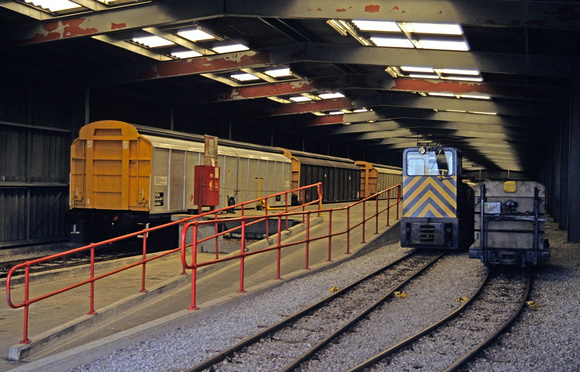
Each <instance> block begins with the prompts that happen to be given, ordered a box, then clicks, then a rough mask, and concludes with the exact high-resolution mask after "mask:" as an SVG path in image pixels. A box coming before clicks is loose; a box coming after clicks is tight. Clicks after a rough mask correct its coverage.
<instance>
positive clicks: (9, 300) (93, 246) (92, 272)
mask: <svg viewBox="0 0 580 372" xmlns="http://www.w3.org/2000/svg"><path fill="white" fill-rule="evenodd" d="M314 187H316V188H317V190H318V193H319V199H320V200H322V194H321V190H322V184H321V183H318V184H315V185H310V186H303V187H301V188H298V189H295V190H288V191H284V192H280V193H277V194H273V195H269V196H266V197H263V198H260V199H254V200H250V201H246V202H242V203H238V204H235V205H230V206H227V207H224V208H220V209H217V210H213V211H209V212H205V213H202V214H199V215H195V216H192V217H188V218H185V219H182V220H179V221H173V222H170V223H167V224H164V225H159V226H155V227H151V228H146V229H143V230H141V231H137V232H134V233H131V234H126V235H123V236H120V237H116V238H112V239H108V240H105V241H102V242H99V243H91V244H89V245H86V246H84V247H80V248H76V249H72V250H69V251H66V252H61V253H57V254H54V255H50V256H47V257H43V258H39V259H35V260H31V261H26V262H24V263H22V264H19V265H16V266H14V267H13V268H12V269H11V270H10V271H9V272H8V275H7V276H6V302H7V303H8V306H10V307H12V308H14V309H18V308H24V326H23V337H22V340H21V341H20V343H21V344H27V343H30V342H31V341H30V339H29V338H28V325H29V307H30V305H32V304H34V303H36V302H39V301H42V300H44V299H47V298H50V297H53V296H56V295H58V294H61V293H64V292H67V291H69V290H72V289H74V288H78V287H80V286H83V285H86V284H90V296H89V311H88V314H89V315H95V314H97V312H96V311H95V283H96V282H97V281H98V280H100V279H103V278H106V277H109V276H111V275H115V274H117V273H119V272H122V271H125V270H128V269H130V268H133V267H136V266H139V265H142V270H141V289H140V292H146V291H147V290H146V287H145V279H146V275H145V273H146V264H147V262H150V261H153V260H155V259H159V258H161V257H164V256H167V255H169V254H172V253H174V252H177V251H180V250H181V249H182V248H181V246H179V247H177V248H174V249H172V250H169V251H165V252H163V253H160V254H157V255H155V256H152V257H149V258H147V238H148V235H149V233H150V232H152V231H156V230H161V229H164V228H167V227H170V226H173V225H177V224H180V223H184V222H187V221H190V220H194V219H197V218H200V217H204V216H207V215H211V214H215V216H216V218H215V219H214V221H209V222H210V223H216V226H217V215H218V214H219V213H222V212H225V211H227V210H229V209H231V208H241V210H242V214H243V213H244V208H245V206H246V205H249V204H250V205H251V204H255V203H256V202H258V201H259V200H266V201H267V200H268V199H270V198H275V197H277V196H282V195H285V198H286V200H287V195H288V194H291V193H293V192H298V191H301V190H306V189H309V188H314ZM308 204H312V202H310V203H307V205H308ZM266 205H267V204H266ZM299 208H304V206H302V205H299V206H296V207H293V208H288V205H287V202H286V207H285V210H287V211H291V210H295V209H299ZM267 211H268V208H266V213H267ZM262 218H263V217H262ZM257 222H259V221H256V222H254V223H257ZM232 230H233V229H232ZM228 232H229V231H226V232H222V233H220V234H225V233H228ZM138 235H142V236H143V257H142V259H141V260H139V261H137V262H134V263H132V264H129V265H127V266H124V267H121V268H118V269H115V270H113V271H110V272H107V273H104V274H101V275H95V258H96V257H95V251H96V249H97V248H99V247H102V246H107V245H110V244H112V243H116V242H119V241H122V240H126V239H129V238H133V237H137V236H138ZM212 238H216V239H217V235H216V236H212V237H209V238H208V239H205V240H209V239H212ZM86 251H89V253H90V257H91V262H90V277H89V279H86V280H82V281H80V282H78V283H75V284H72V285H70V286H67V287H64V288H61V289H58V290H56V291H53V292H50V293H46V294H43V295H40V296H38V297H34V298H30V285H31V283H30V268H31V267H32V266H34V265H37V264H40V263H43V262H47V261H51V260H54V259H57V258H61V257H66V256H70V255H73V254H77V253H81V252H86ZM216 254H217V250H216ZM19 269H24V270H25V272H24V300H23V301H22V302H20V303H18V304H15V303H14V301H13V300H12V288H11V287H12V286H11V281H12V277H13V276H14V273H15V272H16V271H17V270H19ZM182 270H183V271H182V273H184V269H182Z"/></svg>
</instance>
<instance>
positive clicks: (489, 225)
mask: <svg viewBox="0 0 580 372" xmlns="http://www.w3.org/2000/svg"><path fill="white" fill-rule="evenodd" d="M476 200H477V203H476V206H475V242H474V244H473V245H472V246H471V247H470V248H469V257H470V258H476V259H477V258H478V259H480V260H481V262H483V263H484V264H486V265H490V266H494V265H512V266H520V267H526V266H536V265H538V263H539V262H540V261H548V260H549V259H550V251H549V243H548V239H545V237H544V227H545V222H546V221H547V219H546V218H545V209H546V205H545V204H546V203H545V189H544V186H543V185H542V184H540V183H538V182H534V181H513V180H512V181H485V182H481V183H480V184H479V185H478V187H477V189H476Z"/></svg>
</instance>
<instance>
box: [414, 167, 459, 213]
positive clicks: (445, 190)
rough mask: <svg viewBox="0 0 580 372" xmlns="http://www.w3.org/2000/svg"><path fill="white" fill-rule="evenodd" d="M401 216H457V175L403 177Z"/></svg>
mask: <svg viewBox="0 0 580 372" xmlns="http://www.w3.org/2000/svg"><path fill="white" fill-rule="evenodd" d="M403 217H407V218H409V217H436V218H456V217H457V177H433V176H405V177H403Z"/></svg>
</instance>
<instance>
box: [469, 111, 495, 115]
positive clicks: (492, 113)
mask: <svg viewBox="0 0 580 372" xmlns="http://www.w3.org/2000/svg"><path fill="white" fill-rule="evenodd" d="M467 112H468V113H469V114H478V115H497V112H487V111H467Z"/></svg>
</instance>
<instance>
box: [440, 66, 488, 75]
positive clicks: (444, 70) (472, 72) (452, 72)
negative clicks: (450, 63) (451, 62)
mask: <svg viewBox="0 0 580 372" xmlns="http://www.w3.org/2000/svg"><path fill="white" fill-rule="evenodd" d="M437 71H439V72H440V73H442V74H447V75H470V76H479V70H472V69H461V68H442V69H439V70H437Z"/></svg>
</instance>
